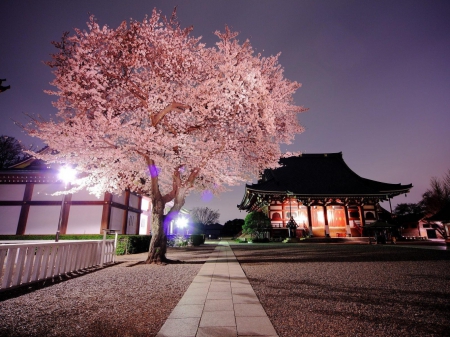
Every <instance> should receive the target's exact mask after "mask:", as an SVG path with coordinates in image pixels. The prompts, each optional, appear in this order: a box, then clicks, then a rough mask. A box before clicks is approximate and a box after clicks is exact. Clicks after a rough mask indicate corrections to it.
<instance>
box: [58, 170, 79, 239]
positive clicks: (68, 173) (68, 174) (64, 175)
mask: <svg viewBox="0 0 450 337" xmlns="http://www.w3.org/2000/svg"><path fill="white" fill-rule="evenodd" d="M76 175H77V173H76V171H75V170H74V169H73V168H71V167H70V166H63V167H61V169H60V170H59V173H58V179H59V180H61V181H63V182H64V191H65V190H66V189H67V185H70V183H71V182H72V181H73V180H74V179H75V177H76ZM64 200H65V194H63V196H62V201H61V210H60V211H59V220H58V228H57V230H56V236H55V242H58V241H59V232H60V231H61V224H62V217H63V210H64Z"/></svg>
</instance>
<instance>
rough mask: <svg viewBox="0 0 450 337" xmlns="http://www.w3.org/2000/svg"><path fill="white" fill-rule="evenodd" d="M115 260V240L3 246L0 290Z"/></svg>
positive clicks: (0, 258)
mask: <svg viewBox="0 0 450 337" xmlns="http://www.w3.org/2000/svg"><path fill="white" fill-rule="evenodd" d="M10 242H11V241H10ZM114 258H115V241H114V240H90V241H66V242H64V241H59V242H51V243H50V242H38V241H34V242H26V243H19V244H9V243H8V244H0V291H2V290H6V289H11V288H15V287H18V286H21V285H25V284H30V283H33V282H37V281H42V280H45V279H47V278H52V277H55V276H58V275H64V274H67V273H71V272H76V271H80V270H83V269H86V268H90V267H94V266H101V267H102V266H103V264H107V263H113V262H114Z"/></svg>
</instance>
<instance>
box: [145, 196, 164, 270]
mask: <svg viewBox="0 0 450 337" xmlns="http://www.w3.org/2000/svg"><path fill="white" fill-rule="evenodd" d="M152 205H153V209H152V239H151V241H150V248H149V250H148V257H147V260H146V261H145V263H148V264H151V263H156V264H165V263H167V258H166V251H167V237H166V233H165V228H164V222H165V221H164V206H165V203H164V201H163V198H162V197H159V198H155V197H153V199H152Z"/></svg>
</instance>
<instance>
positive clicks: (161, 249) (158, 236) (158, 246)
mask: <svg viewBox="0 0 450 337" xmlns="http://www.w3.org/2000/svg"><path fill="white" fill-rule="evenodd" d="M144 157H145V159H146V161H147V165H148V167H149V173H150V177H151V181H152V205H153V210H152V239H151V241H150V248H149V250H148V257H147V260H146V261H145V263H147V264H151V263H156V264H166V263H167V262H170V260H168V259H167V258H166V251H167V237H166V233H165V229H166V228H167V227H168V226H169V225H170V222H171V221H172V220H173V219H175V218H176V217H177V216H178V212H179V211H180V209H181V207H182V206H183V205H184V202H185V199H186V193H187V191H188V190H189V188H190V187H192V183H193V181H194V179H195V177H196V176H197V174H198V172H199V169H197V168H196V169H194V170H192V172H191V173H190V174H189V177H188V179H187V181H186V183H185V184H183V183H182V181H181V177H180V171H179V169H180V168H179V167H177V168H176V169H175V170H174V174H173V189H172V191H171V192H169V193H167V194H166V195H164V196H163V195H161V191H160V189H159V183H158V170H157V169H156V166H155V162H154V161H153V160H151V159H150V158H149V157H147V156H144ZM171 200H174V205H173V207H172V209H171V210H170V211H169V213H168V214H167V215H166V216H164V207H165V206H166V204H167V203H168V202H169V201H171Z"/></svg>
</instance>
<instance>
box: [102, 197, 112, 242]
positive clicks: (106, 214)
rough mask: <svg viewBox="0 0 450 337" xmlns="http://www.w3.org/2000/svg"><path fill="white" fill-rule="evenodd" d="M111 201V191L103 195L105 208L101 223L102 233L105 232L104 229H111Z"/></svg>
mask: <svg viewBox="0 0 450 337" xmlns="http://www.w3.org/2000/svg"><path fill="white" fill-rule="evenodd" d="M111 202H112V194H111V193H109V192H105V196H104V197H103V210H102V223H101V225H100V234H103V233H102V231H103V230H104V229H110V228H109V226H110V223H109V222H110V220H111Z"/></svg>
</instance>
